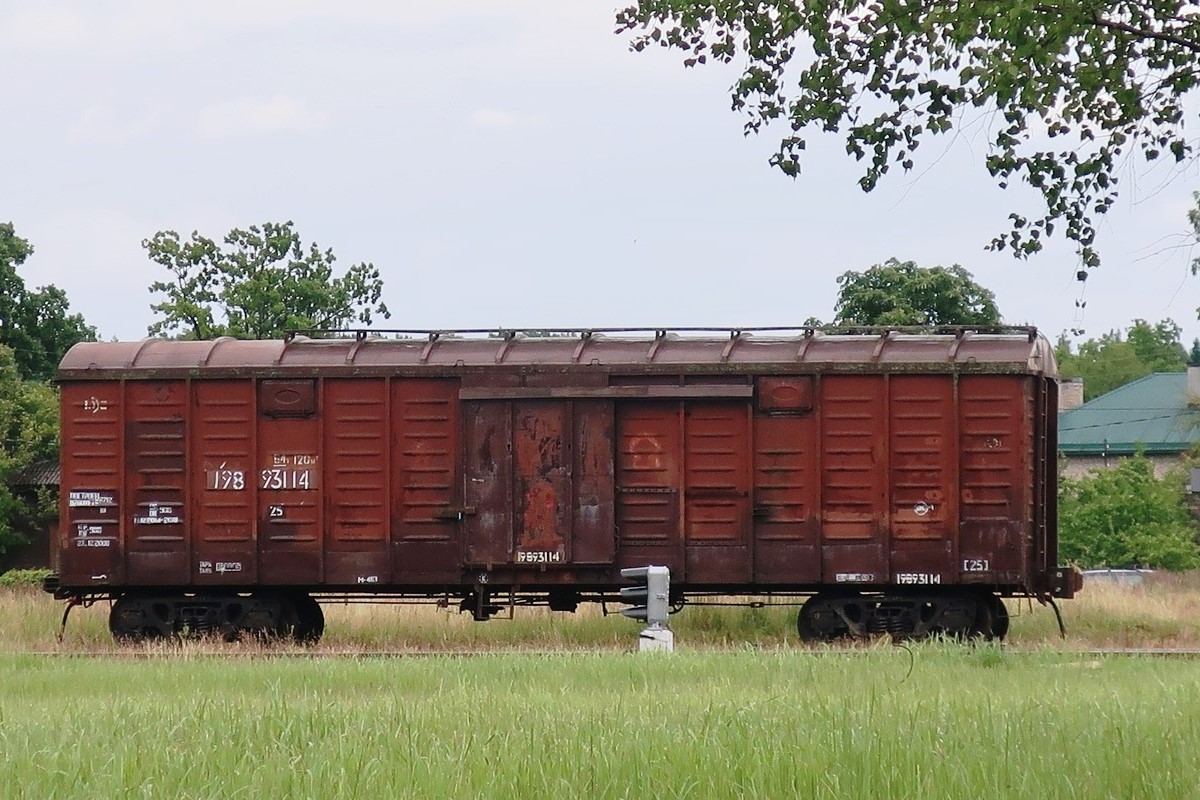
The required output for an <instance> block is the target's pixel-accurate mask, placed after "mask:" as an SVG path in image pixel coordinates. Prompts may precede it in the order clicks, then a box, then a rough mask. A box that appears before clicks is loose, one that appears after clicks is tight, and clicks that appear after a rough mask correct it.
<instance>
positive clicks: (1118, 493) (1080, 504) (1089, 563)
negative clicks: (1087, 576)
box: [1058, 454, 1200, 570]
mask: <svg viewBox="0 0 1200 800" xmlns="http://www.w3.org/2000/svg"><path fill="white" fill-rule="evenodd" d="M1058 528H1059V538H1058V541H1059V554H1060V557H1061V558H1062V560H1064V561H1067V562H1072V563H1075V564H1078V565H1080V566H1082V567H1085V568H1087V567H1133V566H1144V567H1158V568H1161V569H1173V570H1182V569H1194V568H1195V567H1198V566H1200V548H1198V547H1197V545H1196V530H1195V529H1196V522H1195V520H1194V519H1193V518H1192V515H1191V513H1190V512H1189V511H1188V507H1187V502H1186V500H1185V496H1184V480H1183V475H1182V473H1181V471H1179V470H1176V471H1174V472H1172V473H1171V474H1169V475H1167V476H1166V477H1165V478H1157V477H1155V475H1154V466H1153V464H1151V462H1150V460H1149V459H1148V458H1146V457H1145V456H1144V455H1142V454H1138V455H1136V456H1134V457H1132V458H1126V459H1122V460H1121V461H1120V462H1119V463H1118V464H1117V465H1116V466H1115V467H1113V468H1112V469H1103V470H1093V471H1092V472H1090V473H1089V474H1088V475H1087V476H1085V477H1083V478H1076V479H1072V478H1063V479H1062V480H1061V482H1060V487H1059V501H1058Z"/></svg>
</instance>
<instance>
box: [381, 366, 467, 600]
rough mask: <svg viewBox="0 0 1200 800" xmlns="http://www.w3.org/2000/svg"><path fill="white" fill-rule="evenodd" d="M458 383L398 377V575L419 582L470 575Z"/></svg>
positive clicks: (394, 411) (394, 406)
mask: <svg viewBox="0 0 1200 800" xmlns="http://www.w3.org/2000/svg"><path fill="white" fill-rule="evenodd" d="M458 387H459V382H458V381H457V380H419V379H407V378H402V379H396V380H394V381H392V388H391V398H392V402H391V415H392V438H391V451H392V500H391V502H392V506H391V514H392V551H393V553H394V559H393V562H392V563H393V569H394V571H395V574H396V575H398V576H404V578H405V579H408V580H414V581H416V582H418V583H420V582H426V581H431V582H432V581H440V580H458V579H459V578H460V577H461V575H462V560H463V544H462V536H461V533H460V528H459V522H458V519H457V513H458V511H457V509H459V508H460V504H461V495H460V492H461V491H462V489H461V485H462V472H461V471H460V465H461V460H462V454H461V452H460V445H459V430H460V425H461V424H462V422H461V419H460V415H459V400H458Z"/></svg>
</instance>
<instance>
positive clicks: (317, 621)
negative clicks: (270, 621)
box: [289, 593, 325, 644]
mask: <svg viewBox="0 0 1200 800" xmlns="http://www.w3.org/2000/svg"><path fill="white" fill-rule="evenodd" d="M289 604H290V605H291V608H292V610H293V612H294V614H295V623H294V624H293V625H292V626H291V635H292V638H293V639H295V640H296V641H297V642H299V643H301V644H316V643H317V642H318V641H320V639H321V634H323V633H324V632H325V614H324V613H322V611H321V604H320V603H318V602H317V601H316V600H314V599H312V596H311V595H307V594H303V593H301V594H297V595H293V596H292V597H291V599H290V603H289Z"/></svg>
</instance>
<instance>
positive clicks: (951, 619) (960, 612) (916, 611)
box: [796, 591, 1008, 642]
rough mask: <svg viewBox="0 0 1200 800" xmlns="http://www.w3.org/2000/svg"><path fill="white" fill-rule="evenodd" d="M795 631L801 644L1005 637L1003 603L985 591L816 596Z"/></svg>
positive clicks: (799, 620) (804, 611)
mask: <svg viewBox="0 0 1200 800" xmlns="http://www.w3.org/2000/svg"><path fill="white" fill-rule="evenodd" d="M796 629H797V632H798V633H799V635H800V639H801V640H802V641H804V642H833V641H837V640H840V639H865V638H868V637H872V636H882V635H885V634H886V635H889V636H891V637H893V638H897V639H921V638H928V637H936V636H946V637H951V638H968V637H982V638H985V639H1003V638H1004V636H1005V634H1007V633H1008V613H1007V610H1005V608H1004V604H1003V602H1001V601H1000V599H999V598H998V597H996V596H995V595H992V594H988V593H974V592H968V591H947V592H941V593H929V594H910V595H883V594H867V593H820V594H816V595H813V596H812V597H810V598H809V599H808V600H807V601H806V602H805V603H804V605H803V606H802V607H801V609H800V613H799V615H798V616H797V620H796Z"/></svg>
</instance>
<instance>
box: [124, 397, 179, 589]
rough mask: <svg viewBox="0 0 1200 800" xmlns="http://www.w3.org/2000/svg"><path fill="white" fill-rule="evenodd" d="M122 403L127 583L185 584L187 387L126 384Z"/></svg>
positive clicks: (148, 584) (152, 584)
mask: <svg viewBox="0 0 1200 800" xmlns="http://www.w3.org/2000/svg"><path fill="white" fill-rule="evenodd" d="M125 391H126V399H125V411H126V414H125V466H126V469H125V497H126V498H128V499H127V502H126V506H125V515H126V516H127V517H128V518H129V519H128V520H127V524H128V526H129V527H128V528H127V533H126V536H125V565H126V569H127V572H126V575H127V579H128V580H129V581H130V582H131V583H139V584H144V585H147V586H154V585H164V584H165V585H182V584H186V583H187V582H188V579H189V577H190V569H189V566H190V565H189V563H188V562H189V560H190V559H189V550H190V546H189V544H190V543H189V542H188V541H187V538H186V536H185V534H186V532H187V527H186V526H187V525H189V524H190V522H191V520H190V519H189V516H190V515H189V514H188V509H187V507H186V502H187V499H186V496H185V489H186V486H187V478H188V476H187V464H188V459H187V455H188V454H187V428H186V424H185V418H186V415H187V411H188V406H189V405H190V404H189V402H188V401H189V399H190V398H189V397H188V387H187V384H186V383H184V382H183V381H150V382H130V383H127V384H126V388H125Z"/></svg>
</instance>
